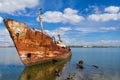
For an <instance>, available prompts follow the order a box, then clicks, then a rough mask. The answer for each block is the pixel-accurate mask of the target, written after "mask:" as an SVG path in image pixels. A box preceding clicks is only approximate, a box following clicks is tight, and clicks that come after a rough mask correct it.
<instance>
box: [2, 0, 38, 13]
mask: <svg viewBox="0 0 120 80" xmlns="http://www.w3.org/2000/svg"><path fill="white" fill-rule="evenodd" d="M38 4H39V0H24V1H22V0H0V12H4V13H9V14H11V13H13V12H15V11H18V10H25V8H32V7H35V6H36V5H38Z"/></svg>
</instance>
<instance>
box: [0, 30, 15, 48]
mask: <svg viewBox="0 0 120 80" xmlns="http://www.w3.org/2000/svg"><path fill="white" fill-rule="evenodd" d="M9 45H12V46H13V45H14V44H13V41H12V39H11V38H10V35H9V32H8V31H7V29H0V46H9Z"/></svg>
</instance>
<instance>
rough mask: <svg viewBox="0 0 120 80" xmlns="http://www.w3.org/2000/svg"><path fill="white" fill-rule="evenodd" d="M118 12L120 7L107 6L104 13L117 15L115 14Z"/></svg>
mask: <svg viewBox="0 0 120 80" xmlns="http://www.w3.org/2000/svg"><path fill="white" fill-rule="evenodd" d="M119 10H120V7H117V6H109V7H107V8H105V10H104V11H106V12H110V13H117V12H119Z"/></svg>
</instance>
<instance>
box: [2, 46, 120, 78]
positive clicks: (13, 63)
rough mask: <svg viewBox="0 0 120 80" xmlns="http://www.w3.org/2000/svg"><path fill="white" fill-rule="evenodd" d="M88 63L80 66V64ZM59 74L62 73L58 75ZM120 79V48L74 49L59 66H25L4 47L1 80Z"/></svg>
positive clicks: (11, 50) (56, 64)
mask: <svg viewBox="0 0 120 80" xmlns="http://www.w3.org/2000/svg"><path fill="white" fill-rule="evenodd" d="M80 60H83V61H84V63H83V65H82V67H81V66H78V65H77V63H78V62H79V61H80ZM55 71H58V73H57V74H56V73H55ZM67 78H72V80H120V48H72V56H71V58H68V59H66V60H63V61H60V62H56V63H52V62H51V63H46V64H41V65H37V66H32V67H25V66H24V65H23V64H22V62H21V60H20V59H19V56H18V54H17V51H16V49H15V48H0V80H67Z"/></svg>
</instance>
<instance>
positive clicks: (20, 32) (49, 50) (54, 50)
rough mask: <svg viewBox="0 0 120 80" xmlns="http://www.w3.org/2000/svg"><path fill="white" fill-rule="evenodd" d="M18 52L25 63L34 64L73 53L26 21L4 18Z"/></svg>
mask: <svg viewBox="0 0 120 80" xmlns="http://www.w3.org/2000/svg"><path fill="white" fill-rule="evenodd" d="M4 23H5V25H6V27H7V29H8V31H9V33H10V36H11V38H12V40H13V42H14V45H15V47H16V49H17V51H18V54H19V56H20V58H21V60H22V62H23V63H24V64H25V65H27V66H28V65H34V64H37V63H43V62H46V61H50V60H53V59H63V58H66V57H68V56H70V55H71V52H70V51H69V50H68V49H67V48H62V47H60V46H58V45H57V44H56V43H55V42H54V41H53V39H52V38H51V37H50V36H48V35H46V34H44V33H42V32H40V31H36V30H33V29H30V28H28V27H27V25H26V24H25V23H22V22H19V21H15V20H12V19H4Z"/></svg>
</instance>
